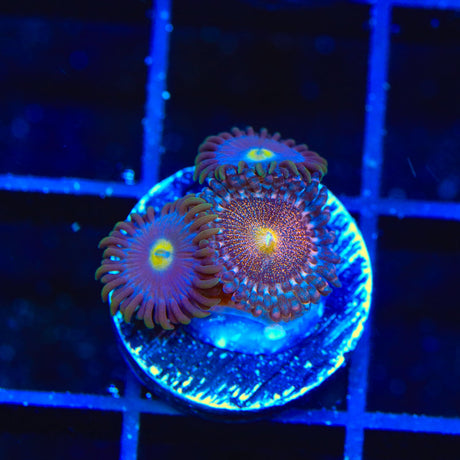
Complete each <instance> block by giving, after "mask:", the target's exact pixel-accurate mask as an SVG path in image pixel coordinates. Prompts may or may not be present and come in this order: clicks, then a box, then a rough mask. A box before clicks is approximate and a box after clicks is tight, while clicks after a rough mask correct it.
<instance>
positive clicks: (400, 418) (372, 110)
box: [0, 0, 460, 460]
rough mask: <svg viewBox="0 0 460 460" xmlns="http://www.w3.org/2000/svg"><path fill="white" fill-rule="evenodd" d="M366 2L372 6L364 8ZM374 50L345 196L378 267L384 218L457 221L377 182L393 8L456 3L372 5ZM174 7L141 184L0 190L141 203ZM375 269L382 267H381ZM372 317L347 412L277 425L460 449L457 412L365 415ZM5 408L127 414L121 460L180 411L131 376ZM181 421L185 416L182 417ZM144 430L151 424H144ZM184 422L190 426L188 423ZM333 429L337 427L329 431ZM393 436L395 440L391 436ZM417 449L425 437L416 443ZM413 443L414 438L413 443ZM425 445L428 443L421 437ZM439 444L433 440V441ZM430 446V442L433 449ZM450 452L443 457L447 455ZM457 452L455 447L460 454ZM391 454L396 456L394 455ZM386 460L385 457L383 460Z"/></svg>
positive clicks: (457, 213) (157, 49) (0, 184)
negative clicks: (98, 389) (119, 391)
mask: <svg viewBox="0 0 460 460" xmlns="http://www.w3.org/2000/svg"><path fill="white" fill-rule="evenodd" d="M362 3H367V2H362ZM369 3H370V4H371V9H370V11H371V15H370V25H371V34H370V46H369V68H368V85H367V97H366V106H365V108H366V121H365V136H364V148H363V151H364V154H363V162H362V186H361V194H360V196H350V197H343V201H344V203H345V205H347V206H348V208H349V210H350V211H352V212H356V213H359V214H360V217H359V221H360V228H361V229H362V232H363V235H364V237H365V239H366V241H367V244H368V248H369V252H370V255H371V259H372V260H373V263H374V266H375V265H376V261H377V260H378V257H379V254H378V251H377V238H378V222H379V217H380V216H382V215H387V216H397V217H399V218H401V217H424V218H430V219H449V220H452V221H458V220H460V205H459V204H458V203H451V202H444V203H439V202H434V201H417V200H405V199H398V198H381V197H380V180H381V176H382V163H383V156H384V152H383V139H384V134H385V131H384V130H385V112H386V99H387V96H386V88H387V67H388V58H389V52H390V49H389V38H390V23H391V8H392V6H404V7H408V8H431V9H437V8H439V9H460V1H459V0H444V1H442V0H441V1H438V0H436V1H435V0H404V1H402V0H401V1H390V0H378V1H376V2H374V1H369ZM170 11H171V4H170V2H169V0H157V1H156V4H155V12H156V13H155V15H154V20H153V21H152V32H151V39H152V43H151V53H150V56H151V57H152V59H151V60H148V62H147V64H149V72H148V77H147V83H148V84H147V101H146V116H145V119H144V152H145V153H144V155H143V157H142V176H141V180H140V181H139V182H137V183H134V184H128V183H125V184H123V183H118V182H104V181H96V180H90V179H81V178H71V179H69V178H56V179H54V178H47V177H32V176H17V175H11V174H9V175H0V189H3V190H8V191H18V192H21V191H22V192H45V193H58V194H61V193H62V194H71V195H88V194H89V195H97V196H117V197H129V198H137V197H139V196H141V195H142V193H143V192H144V191H145V190H146V189H147V186H148V184H151V183H153V182H155V181H156V180H157V179H158V177H159V172H158V170H159V157H160V155H161V153H162V152H161V145H162V132H163V119H164V101H165V100H167V99H168V97H169V94H168V93H167V92H166V86H165V82H166V75H167V56H168V34H169V32H170V31H171V26H170V23H169V20H170V19H169V18H170ZM377 268H379V267H378V264H377ZM372 322H373V321H372V319H371V321H370V322H369V323H370V324H369V325H368V326H367V329H366V332H365V334H364V335H363V337H362V339H361V341H360V343H359V345H358V347H357V349H356V351H355V352H354V354H353V357H352V360H351V366H350V368H349V384H348V399H347V408H346V409H342V408H341V410H336V409H320V410H307V409H299V408H294V407H292V408H290V409H287V410H286V411H285V412H283V413H282V414H280V415H279V416H277V417H276V418H274V419H273V420H272V422H279V423H284V424H306V425H324V426H325V427H343V428H345V436H344V441H342V442H344V450H343V452H344V457H345V458H353V459H357V460H359V459H361V458H362V456H363V449H364V453H365V454H366V456H368V457H369V458H374V457H375V458H380V457H378V455H380V456H381V454H379V453H373V452H370V451H369V449H371V447H369V446H371V445H372V443H371V444H369V443H368V440H369V439H371V438H379V439H378V441H379V443H382V442H386V441H385V439H387V438H386V436H387V434H386V432H385V431H382V430H398V431H401V432H402V433H398V434H397V435H396V436H400V437H401V436H405V432H418V433H442V434H443V435H444V436H443V437H442V439H443V440H446V441H445V443H444V441H442V443H444V445H446V446H452V445H457V446H458V438H452V437H450V438H449V437H446V435H454V436H459V435H460V419H459V418H458V417H457V415H458V414H456V415H455V416H452V417H435V416H428V415H415V414H399V413H383V412H371V411H369V410H366V399H367V385H368V377H367V375H368V368H369V355H370V335H371V328H370V327H369V326H371V325H372ZM0 403H1V404H4V405H5V407H6V408H8V407H9V406H11V405H23V406H26V407H27V406H37V407H43V408H49V409H51V408H54V409H58V408H64V409H69V408H78V409H86V410H92V411H115V412H117V413H120V414H122V416H123V422H122V428H121V435H120V437H121V445H120V457H121V458H123V459H135V458H137V452H138V444H139V439H140V435H142V423H143V420H144V417H145V415H144V414H150V416H155V417H158V416H164V415H169V416H181V415H180V414H179V413H178V412H177V411H176V410H174V409H172V408H170V407H169V406H167V405H165V404H164V403H162V402H161V401H158V400H150V399H144V398H142V397H141V387H140V385H139V383H138V382H137V381H136V380H135V379H134V377H133V376H132V374H131V373H128V374H127V376H126V389H125V392H124V394H123V395H121V396H120V395H117V397H114V396H101V395H96V394H82V393H68V392H65V393H59V392H40V391H28V390H19V389H13V388H0ZM181 417H182V416H181ZM146 423H147V424H148V423H150V422H146ZM184 423H186V422H184ZM330 429H331V430H332V428H330ZM389 436H390V437H391V436H393V435H389ZM413 436H414V435H412V438H410V439H412V440H414V439H415V441H409V445H410V443H411V442H412V443H414V442H415V443H417V442H419V440H420V439H422V438H414V437H413ZM408 439H409V438H408ZM423 439H426V438H423ZM433 439H435V438H433ZM436 439H437V440H435V441H433V442H431V441H430V440H427V441H426V440H424V441H423V442H425V443H428V444H427V448H432V446H437V443H438V440H439V439H441V438H436ZM430 443H431V444H430ZM449 449H450V447H447V448H446V452H450V450H449ZM457 450H458V449H457ZM392 453H393V451H392ZM382 458H383V457H382Z"/></svg>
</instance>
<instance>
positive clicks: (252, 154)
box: [246, 149, 275, 161]
mask: <svg viewBox="0 0 460 460" xmlns="http://www.w3.org/2000/svg"><path fill="white" fill-rule="evenodd" d="M274 156H275V154H274V153H273V152H272V151H271V150H268V149H250V150H248V152H247V153H246V159H247V160H249V161H267V160H270V159H272V158H273V157H274Z"/></svg>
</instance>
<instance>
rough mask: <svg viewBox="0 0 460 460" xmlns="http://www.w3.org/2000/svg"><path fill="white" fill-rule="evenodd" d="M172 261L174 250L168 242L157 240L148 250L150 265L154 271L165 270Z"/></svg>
mask: <svg viewBox="0 0 460 460" xmlns="http://www.w3.org/2000/svg"><path fill="white" fill-rule="evenodd" d="M173 259H174V248H173V245H172V244H171V242H170V241H168V240H166V239H164V238H159V239H158V240H156V241H154V243H153V244H152V247H151V249H150V255H149V260H150V265H151V266H152V268H153V269H154V270H158V271H162V270H166V269H167V268H168V267H169V266H170V265H171V263H172V261H173Z"/></svg>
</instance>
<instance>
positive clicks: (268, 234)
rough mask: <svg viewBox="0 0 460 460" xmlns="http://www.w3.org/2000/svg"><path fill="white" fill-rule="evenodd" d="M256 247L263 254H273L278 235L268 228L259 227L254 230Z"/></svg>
mask: <svg viewBox="0 0 460 460" xmlns="http://www.w3.org/2000/svg"><path fill="white" fill-rule="evenodd" d="M254 236H255V240H256V244H257V248H258V249H259V251H260V252H261V253H263V254H267V255H270V254H273V253H274V252H275V250H276V243H277V241H278V235H277V234H276V233H275V232H274V231H273V230H272V229H270V228H266V227H260V228H258V229H257V230H256V232H255V235H254Z"/></svg>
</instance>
